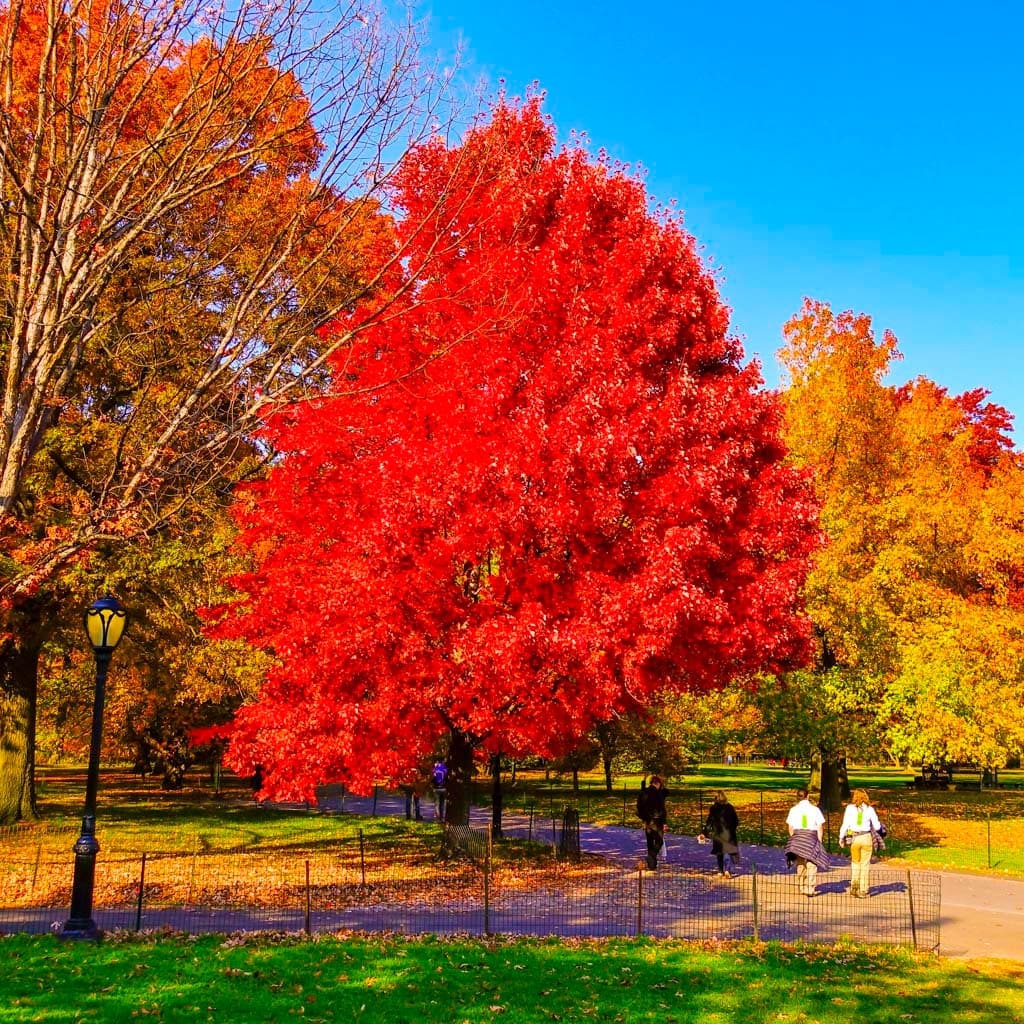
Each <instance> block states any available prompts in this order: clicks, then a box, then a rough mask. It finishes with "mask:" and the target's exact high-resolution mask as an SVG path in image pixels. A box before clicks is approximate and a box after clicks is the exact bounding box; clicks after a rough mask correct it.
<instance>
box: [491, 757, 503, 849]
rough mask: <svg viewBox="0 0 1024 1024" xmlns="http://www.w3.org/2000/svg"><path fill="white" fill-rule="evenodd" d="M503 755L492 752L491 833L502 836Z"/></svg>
mask: <svg viewBox="0 0 1024 1024" xmlns="http://www.w3.org/2000/svg"><path fill="white" fill-rule="evenodd" d="M501 811H502V799H501V755H500V754H491V835H492V836H494V837H495V838H496V839H498V838H500V837H501Z"/></svg>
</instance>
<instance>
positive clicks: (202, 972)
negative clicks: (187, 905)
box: [0, 936, 1024, 1024]
mask: <svg viewBox="0 0 1024 1024" xmlns="http://www.w3.org/2000/svg"><path fill="white" fill-rule="evenodd" d="M0 955H2V956H3V958H4V962H5V965H6V969H5V970H4V971H3V972H0V1021H4V1022H11V1024H22V1022H24V1024H29V1022H43V1024H63V1022H67V1024H72V1022H75V1021H90V1020H91V1021H118V1022H120V1021H131V1020H143V1019H153V1020H157V1021H182V1022H185V1021H240V1022H241V1021H244V1022H247V1024H249V1022H251V1024H259V1022H263V1021H267V1022H271V1021H273V1022H284V1021H288V1020H304V1021H307V1022H310V1024H314V1022H326V1021H343V1022H345V1024H349V1022H372V1024H463V1022H471V1024H478V1022H492V1021H496V1020H501V1021H504V1022H508V1024H534V1022H537V1024H548V1022H550V1021H574V1022H586V1021H612V1022H625V1024H634V1022H645V1021H651V1022H656V1024H673V1022H680V1024H690V1022H697V1021H699V1022H701V1024H733V1022H743V1024H769V1022H771V1024H851V1022H853V1021H856V1022H857V1024H892V1022H899V1021H911V1022H914V1024H946V1022H948V1021H950V1020H955V1021H958V1022H960V1024H1014V1022H1024V965H1021V964H1013V963H1001V962H997V961H987V962H977V961H976V962H973V963H971V964H964V963H959V962H956V961H943V960H940V959H938V958H935V957H931V956H922V955H917V956H915V955H912V954H910V953H907V952H904V951H900V950H893V949H880V948H870V949H866V948H859V947H853V946H846V945H842V944H841V945H837V946H820V947H799V946H798V947H785V946H778V945H774V944H768V945H764V946H754V945H752V944H749V943H748V944H741V945H732V946H717V947H702V946H699V945H695V944H688V943H676V942H654V941H645V940H640V941H637V940H633V941H608V942H600V943H598V942H553V941H539V940H517V941H507V942H493V941H492V942H484V941H474V940H438V939H434V938H432V937H426V938H423V939H420V940H415V941H413V940H401V939H393V938H376V939H374V938H322V939H319V940H300V939H296V938H289V937H279V938H278V939H277V940H268V939H266V938H264V939H249V940H245V939H242V938H239V937H231V938H228V939H225V938H224V937H212V936H206V937H203V938H197V939H186V938H183V937H168V936H164V937H159V938H152V937H150V938H148V939H147V938H139V939H128V938H123V939H119V938H116V937H115V938H113V939H111V938H108V939H107V940H106V941H104V942H102V943H100V944H99V945H94V944H89V943H74V942H71V943H68V942H62V941H61V940H58V939H56V938H53V937H50V936H46V937H39V938H28V937H24V936H15V937H11V938H5V939H2V940H0Z"/></svg>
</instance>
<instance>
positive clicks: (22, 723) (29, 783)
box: [0, 630, 42, 825]
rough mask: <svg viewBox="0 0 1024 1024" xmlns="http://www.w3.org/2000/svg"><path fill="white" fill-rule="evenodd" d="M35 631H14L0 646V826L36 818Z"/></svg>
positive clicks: (37, 644) (39, 642) (38, 645)
mask: <svg viewBox="0 0 1024 1024" xmlns="http://www.w3.org/2000/svg"><path fill="white" fill-rule="evenodd" d="M41 649H42V640H41V638H40V636H39V635H38V633H37V632H36V631H34V630H33V631H31V632H30V633H29V634H28V635H26V634H25V633H16V634H15V636H14V637H13V638H12V640H10V641H9V642H8V643H6V644H4V645H3V646H2V647H0V825H12V824H14V822H16V821H22V820H25V819H29V818H36V817H38V808H37V807H36V790H35V744H36V694H37V691H38V685H39V652H40V650H41Z"/></svg>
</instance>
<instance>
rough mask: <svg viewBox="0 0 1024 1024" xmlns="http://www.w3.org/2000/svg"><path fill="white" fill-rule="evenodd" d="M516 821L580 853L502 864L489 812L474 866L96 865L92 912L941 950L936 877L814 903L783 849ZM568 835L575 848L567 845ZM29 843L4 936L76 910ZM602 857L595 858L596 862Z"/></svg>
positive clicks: (225, 857) (338, 851)
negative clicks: (647, 845) (737, 861)
mask: <svg viewBox="0 0 1024 1024" xmlns="http://www.w3.org/2000/svg"><path fill="white" fill-rule="evenodd" d="M346 811H349V812H355V813H360V812H361V813H373V812H376V813H378V814H398V815H400V814H403V813H404V803H403V801H402V800H401V798H385V799H380V798H378V800H377V802H376V804H374V805H371V804H369V803H367V805H365V806H361V805H360V804H359V803H358V801H357V800H353V799H351V798H350V801H349V804H348V806H347V807H346ZM569 825H570V832H569V835H568V837H567V834H566V831H565V826H566V821H565V819H562V820H558V819H556V820H553V821H552V820H551V819H540V818H537V817H535V816H533V815H512V816H509V817H508V818H506V819H505V821H504V822H503V834H504V835H511V836H518V837H520V838H532V839H534V840H541V841H544V842H549V843H550V844H551V846H552V847H553V849H554V850H556V851H558V850H561V851H562V852H563V853H565V852H566V850H567V849H568V852H569V853H574V852H575V848H576V844H578V849H579V850H581V851H582V853H583V854H585V855H587V856H584V857H582V858H576V857H574V856H562V857H557V858H556V857H551V858H540V860H539V861H538V862H536V863H528V864H526V865H521V864H517V865H516V866H515V867H511V866H509V865H507V864H503V863H501V862H500V861H495V859H494V858H493V857H492V856H491V842H492V836H491V831H490V827H489V820H488V816H485V815H484V814H482V813H480V812H479V811H475V812H474V813H473V815H472V817H471V821H470V823H469V825H467V826H463V827H461V828H454V829H451V828H450V829H449V830H448V831H447V832H446V833H445V834H444V836H443V842H444V844H445V845H446V846H447V847H448V848H449V849H450V848H451V847H452V846H453V845H455V846H458V847H460V848H461V849H463V850H465V851H466V852H467V854H468V855H467V856H462V857H457V858H451V859H443V858H442V857H441V856H440V854H441V850H442V834H441V833H440V832H438V833H437V839H438V845H437V847H436V848H435V850H434V851H433V852H432V853H429V854H425V855H420V856H419V857H408V858H406V857H403V856H402V855H401V854H398V855H396V854H395V853H394V846H393V844H392V845H390V846H385V845H383V844H380V843H378V842H376V841H372V842H371V841H367V840H366V839H365V838H364V836H363V835H362V833H360V834H359V836H358V837H357V838H353V839H345V840H333V841H332V842H331V843H329V844H327V845H324V844H321V845H320V846H319V847H318V848H317V850H316V851H315V852H309V853H308V854H303V853H295V852H294V851H289V850H278V851H274V850H267V851H256V852H215V851H210V852H202V851H201V850H200V848H199V844H196V846H195V847H194V849H193V852H192V853H191V854H188V853H179V854H174V855H142V856H141V857H121V858H118V857H114V856H110V857H107V858H103V857H102V856H101V857H100V859H99V861H98V862H97V867H96V900H95V912H94V917H95V920H96V922H97V924H98V925H99V927H100V928H103V929H107V930H110V929H116V928H124V929H136V930H140V929H145V930H150V929H160V928H170V929H174V930H180V931H186V932H192V933H197V932H211V931H216V932H232V931H243V930H286V931H305V932H308V933H314V932H336V931H339V930H354V931H395V932H405V933H438V934H451V933H461V934H474V935H494V934H504V935H535V936H547V935H561V936H579V937H606V936H634V935H647V936H655V937H664V938H669V937H671V938H684V939H737V938H753V939H755V940H756V939H762V940H768V939H779V940H804V941H810V942H833V941H835V940H837V939H839V938H841V937H849V938H853V939H857V940H860V941H865V942H877V943H893V944H900V945H907V946H913V947H915V948H918V949H928V950H937V949H938V948H939V943H940V918H941V914H940V883H939V876H938V875H937V874H935V873H930V872H911V871H901V870H895V869H890V868H885V867H875V868H874V869H873V871H872V896H871V898H870V899H867V900H860V899H854V898H852V897H851V896H850V894H849V878H848V871H847V872H844V871H842V870H841V868H840V867H839V866H838V865H837V870H834V871H832V872H828V873H822V874H821V875H819V886H818V888H819V895H818V896H816V897H815V898H814V899H808V898H806V897H805V896H803V895H801V894H800V892H799V891H798V889H797V885H796V879H795V876H794V874H793V873H792V872H790V871H787V870H786V869H785V860H784V856H783V855H782V852H781V851H779V850H771V849H770V848H767V847H759V848H751V847H746V848H744V854H745V862H744V864H743V866H742V869H741V871H740V873H739V874H737V875H735V876H734V877H732V878H722V877H720V876H718V875H717V873H715V872H714V871H712V870H710V869H709V865H714V859H713V858H711V857H709V856H708V854H707V847H702V846H699V845H698V844H697V843H696V841H694V840H691V839H689V837H682V836H674V835H672V834H671V833H670V834H669V836H668V841H667V846H666V851H667V857H666V859H665V860H664V861H663V862H662V864H661V865H660V866H659V868H658V870H657V871H653V872H652V871H647V870H645V869H644V868H643V867H642V865H641V864H640V863H638V855H639V852H640V849H639V848H640V846H641V845H642V844H643V838H642V833H641V832H639V831H638V830H636V829H626V828H618V829H613V828H600V827H598V826H591V825H588V824H586V823H582V824H578V823H577V822H576V821H575V820H572V819H570V821H569ZM567 839H568V840H569V841H568V842H567ZM39 850H40V848H38V847H37V849H36V850H35V852H34V855H33V850H32V847H31V845H30V844H27V843H23V844H21V846H20V849H10V850H9V851H7V856H6V858H5V866H4V871H3V874H0V907H2V909H0V929H2V930H7V931H15V930H16V931H31V932H43V931H49V930H58V929H59V928H60V927H61V925H62V924H63V921H64V919H65V918H66V916H67V907H68V905H69V901H70V891H71V878H72V863H71V860H72V859H71V857H70V855H69V856H67V857H64V858H60V859H53V858H50V857H49V855H48V859H43V858H42V856H41V854H40V852H39ZM592 854H600V855H601V856H600V858H597V857H593V856H590V855H592Z"/></svg>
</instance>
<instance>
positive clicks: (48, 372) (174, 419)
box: [0, 0, 436, 822]
mask: <svg viewBox="0 0 1024 1024" xmlns="http://www.w3.org/2000/svg"><path fill="white" fill-rule="evenodd" d="M435 84H436V81H435V80H434V79H433V78H432V77H431V76H430V75H429V73H428V69H424V68H422V67H421V66H420V64H419V61H418V57H417V53H416V32H415V29H413V28H410V27H398V28H394V27H392V26H391V25H389V23H388V22H387V21H386V20H385V19H384V18H383V17H382V16H381V15H380V14H379V13H378V12H377V11H376V10H375V9H374V8H373V7H372V6H370V5H369V4H365V5H364V4H361V3H353V4H350V5H346V6H343V7H342V8H340V9H338V10H337V11H336V13H335V14H334V15H331V16H330V17H329V18H327V19H326V20H325V18H324V16H321V15H319V14H318V13H317V11H316V9H315V8H314V7H313V6H312V5H309V4H308V3H306V2H305V0H285V2H283V3H281V4H273V5H267V4H263V3H258V2H256V0H241V2H240V3H233V4H229V5H221V6H219V5H217V4H207V3H206V2H205V0H183V2H180V3H178V2H175V3H163V2H156V0H123V2H122V0H119V2H116V3H113V4H111V3H108V2H99V0H70V2H68V3H61V4H51V3H42V2H40V0H30V2H27V3H17V4H8V3H0V264H2V266H3V281H2V283H0V356H2V359H3V365H4V379H3V387H2V392H0V394H2V398H0V401H2V403H3V413H2V416H0V822H6V821H11V820H14V819H16V818H18V817H20V816H23V815H30V814H32V813H33V797H32V786H31V777H32V775H31V772H32V759H33V749H32V745H33V728H34V719H35V708H36V697H37V689H38V683H37V679H38V664H39V652H40V650H41V649H42V647H43V645H44V643H46V642H47V641H48V640H49V639H50V638H51V637H52V636H53V630H54V623H55V621H56V620H57V619H58V617H59V614H60V612H59V609H60V605H61V602H62V599H63V598H64V596H65V595H66V593H67V590H66V587H67V584H65V583H63V582H61V580H60V577H61V574H62V573H65V572H67V571H72V570H71V567H72V565H73V564H74V563H75V562H77V561H80V560H81V559H82V558H83V555H85V554H86V553H88V552H91V551H94V550H96V549H97V548H98V547H99V546H102V545H103V544H105V543H107V542H112V541H115V540H116V541H117V542H119V543H121V544H124V543H131V542H134V541H141V542H145V541H146V539H147V538H151V537H154V536H157V535H161V534H166V533H168V532H173V531H175V530H177V529H179V528H181V529H182V531H183V533H187V532H189V530H191V529H192V528H193V526H192V524H191V523H189V524H188V525H185V526H182V525H181V524H182V519H183V518H185V519H188V518H190V517H193V516H195V515H196V514H201V511H200V512H198V513H197V510H201V509H202V508H203V507H205V506H207V505H212V507H214V508H215V507H216V506H217V505H221V506H222V505H223V501H224V498H223V495H224V493H225V491H226V490H227V489H228V488H229V486H230V484H231V483H232V482H233V481H234V480H236V479H238V478H239V477H240V476H241V475H243V474H244V473H245V472H247V471H249V470H251V468H252V464H253V463H254V462H256V463H258V462H259V461H260V459H263V458H266V457H268V455H269V454H270V453H268V452H267V451H266V450H265V449H258V448H253V447H252V445H251V443H250V440H249V438H250V436H251V430H252V427H253V426H254V424H256V423H257V422H258V421H259V420H260V418H261V416H262V415H263V414H264V413H265V411H266V410H267V409H268V408H271V407H274V406H276V405H278V404H280V403H283V402H287V401H290V400H292V399H293V398H294V397H295V396H296V395H302V394H306V393H308V392H309V391H310V390H311V389H316V388H318V387H320V386H322V382H323V379H324V368H325V365H326V360H327V358H328V356H329V354H330V352H331V351H332V350H334V349H337V348H341V347H345V346H350V345H352V344H353V343H354V341H353V338H354V337H355V336H356V335H357V334H358V331H359V327H360V324H359V323H357V322H351V323H350V329H349V331H348V332H347V333H345V334H336V335H331V336H326V335H321V336H318V335H317V334H316V328H317V327H318V326H319V325H320V324H321V323H322V322H323V321H324V320H325V319H329V318H331V317H332V316H333V315H334V314H336V313H337V312H338V311H340V310H347V309H350V308H351V307H352V305H353V304H354V303H356V302H357V301H358V299H359V298H360V296H362V295H363V294H364V293H366V292H367V291H372V290H373V289H374V288H376V287H378V286H379V277H376V278H375V277H373V276H366V275H365V274H364V273H363V270H362V268H363V266H364V259H365V255H366V253H367V252H369V251H372V250H376V249H378V248H381V247H383V248H384V249H385V250H386V251H387V252H388V253H390V254H392V255H395V253H394V246H393V244H392V240H391V236H390V227H389V220H388V219H387V218H386V217H383V216H382V215H381V213H380V208H379V201H378V200H377V199H376V198H375V197H376V195H377V193H378V192H379V190H380V185H381V183H382V181H383V180H384V179H385V178H386V177H387V174H388V171H389V168H390V167H391V161H392V159H393V158H394V156H395V155H396V150H400V149H401V148H402V144H404V143H407V141H408V139H409V137H410V136H411V137H412V138H416V137H417V135H418V134H419V133H420V132H421V131H422V129H423V125H424V124H426V125H429V124H430V122H431V119H432V112H431V105H432V102H433V95H432V92H433V89H434V86H435ZM395 258H398V256H397V255H395ZM373 262H374V265H375V266H378V267H379V265H380V263H381V261H380V259H377V258H375V259H374V261H373ZM378 275H379V270H378Z"/></svg>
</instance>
